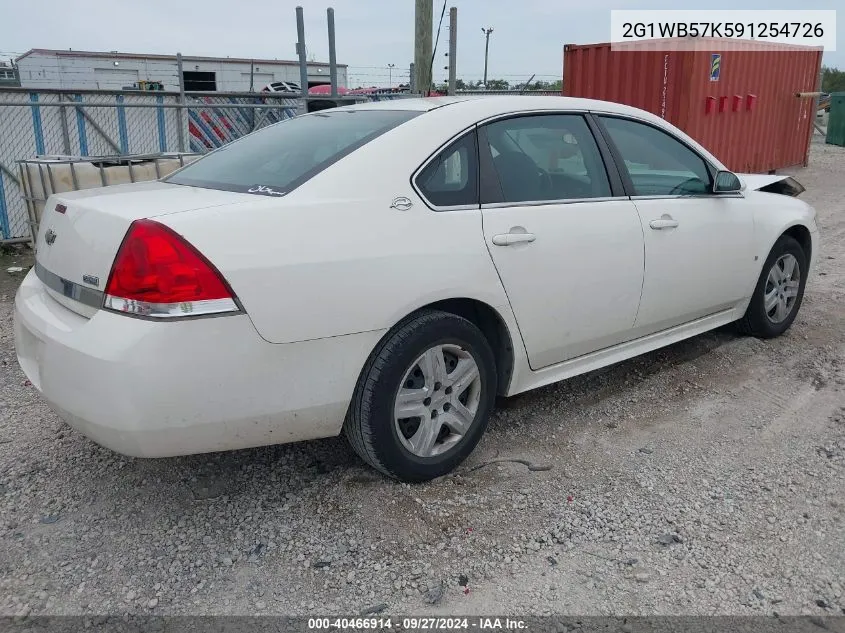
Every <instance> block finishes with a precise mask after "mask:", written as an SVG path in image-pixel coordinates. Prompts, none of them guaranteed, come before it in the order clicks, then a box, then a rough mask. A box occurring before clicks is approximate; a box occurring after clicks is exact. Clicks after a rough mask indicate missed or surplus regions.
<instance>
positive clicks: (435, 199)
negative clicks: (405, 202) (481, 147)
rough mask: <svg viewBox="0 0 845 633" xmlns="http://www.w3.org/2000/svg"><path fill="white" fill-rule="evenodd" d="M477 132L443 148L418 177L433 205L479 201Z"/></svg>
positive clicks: (421, 188) (425, 195)
mask: <svg viewBox="0 0 845 633" xmlns="http://www.w3.org/2000/svg"><path fill="white" fill-rule="evenodd" d="M475 139H476V137H475V132H474V131H473V132H470V133H469V134H466V135H465V136H463V137H461V138H460V139H458V140H457V141H455V142H454V143H452V144H451V145H449V147H447V148H446V149H444V150H443V151H442V152H440V153H439V154H438V155H437V156H436V157H435V158H434V159H433V160H432V161H431V162H430V163H429V164H428V165H426V167H425V169H423V170H422V171H421V172H420V173H419V175H418V176H417V178H416V181H415V182H416V185H417V187H418V188H419V190H420V193H422V195H423V197H425V198H426V199H427V200H428V201H429V202H430V203H431V204H432V205H434V206H436V207H453V206H462V205H467V204H470V205H477V204H478V148H477V143H476V140H475Z"/></svg>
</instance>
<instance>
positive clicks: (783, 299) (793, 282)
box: [739, 235, 807, 338]
mask: <svg viewBox="0 0 845 633" xmlns="http://www.w3.org/2000/svg"><path fill="white" fill-rule="evenodd" d="M806 282H807V255H806V253H804V249H803V248H801V245H800V244H799V243H798V241H797V240H795V239H794V238H792V237H790V236H788V235H782V236H781V237H780V239H778V241H777V242H775V245H774V246H773V247H772V251H771V252H770V253H769V256H768V258H767V259H766V263H765V264H763V271H762V272H761V273H760V279H759V280H758V281H757V286H756V288H755V289H754V295H753V296H752V297H751V303H749V304H748V309H747V310H746V312H745V316H743V318H742V319H741V320H740V321H739V327H740V329H741V330H742V331H743V332H745V333H746V334H751V335H753V336H759V337H761V338H773V337H775V336H780V335H781V334H783V333H784V332H785V331H786V330H788V329H789V326H790V325H792V322H793V321H794V320H795V317H796V316H797V314H798V310H799V308H800V307H801V301H802V299H803V298H804V285H805V284H806Z"/></svg>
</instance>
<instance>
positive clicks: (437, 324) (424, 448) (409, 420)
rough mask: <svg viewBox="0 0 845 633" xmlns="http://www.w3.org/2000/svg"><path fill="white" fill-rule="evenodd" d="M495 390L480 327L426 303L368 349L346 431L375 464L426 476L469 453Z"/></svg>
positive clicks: (413, 477)
mask: <svg viewBox="0 0 845 633" xmlns="http://www.w3.org/2000/svg"><path fill="white" fill-rule="evenodd" d="M495 394H496V365H495V358H494V356H493V352H492V350H491V348H490V345H489V343H488V342H487V339H486V338H485V336H484V334H483V333H482V332H481V331H480V330H479V329H478V328H477V327H476V326H475V325H474V324H473V323H472V322H470V321H468V320H466V319H464V318H462V317H459V316H456V315H454V314H450V313H448V312H441V311H437V310H427V311H424V312H420V313H417V314H416V315H413V316H412V317H409V318H408V319H407V320H405V321H404V322H403V323H400V324H399V325H398V326H397V327H396V328H395V329H394V330H393V331H392V332H391V333H390V334H388V335H387V336H386V337H385V339H384V340H383V341H382V343H381V344H380V346H379V348H378V349H377V350H376V351H375V352H374V353H373V355H372V357H371V358H370V360H369V361H368V362H367V365H366V366H365V367H364V371H363V372H362V374H361V377H360V379H359V381H358V385H357V387H356V389H355V395H354V396H353V400H352V403H351V405H350V409H349V413H348V415H347V418H346V421H345V423H344V430H345V433H346V437H347V438H348V439H349V442H350V444H351V445H352V447H353V448H354V449H355V452H357V453H358V454H359V455H360V456H361V457H362V458H363V459H364V460H365V461H366V462H367V463H369V464H370V465H371V466H373V467H374V468H377V469H378V470H380V471H382V472H383V473H385V474H387V475H390V476H392V477H396V478H398V479H402V480H404V481H426V480H429V479H433V478H435V477H439V476H441V475H445V474H446V473H448V472H450V471H451V470H452V469H454V468H455V467H456V466H457V465H458V464H460V463H461V462H462V461H463V460H464V459H465V458H466V457H467V455H469V454H470V453H471V452H472V450H473V449H474V448H475V445H476V444H477V443H478V441H479V440H480V439H481V435H482V434H483V433H484V429H485V428H486V427H487V421H488V419H489V417H490V413H491V411H492V408H493V402H494V399H495Z"/></svg>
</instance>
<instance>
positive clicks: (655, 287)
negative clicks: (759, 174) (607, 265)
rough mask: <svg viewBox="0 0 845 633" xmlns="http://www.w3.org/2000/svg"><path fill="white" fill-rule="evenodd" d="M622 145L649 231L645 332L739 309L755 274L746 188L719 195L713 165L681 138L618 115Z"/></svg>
mask: <svg viewBox="0 0 845 633" xmlns="http://www.w3.org/2000/svg"><path fill="white" fill-rule="evenodd" d="M598 120H599V122H600V123H601V124H602V125H603V127H604V130H606V133H607V135H608V137H609V139H610V141H611V143H612V144H613V145H614V146H615V148H616V150H618V156H619V158H620V162H622V163H624V170H625V172H626V174H627V176H628V186H629V187H630V188H631V189H632V190H631V193H632V198H633V201H634V204H635V205H636V207H637V209H638V211H639V214H640V220H641V222H642V228H643V233H644V235H645V282H644V284H643V294H642V300H641V302H640V309H639V315H638V317H637V323H636V330H637V335H638V336H644V335H647V334H650V333H653V332H658V331H660V330H664V329H667V328H670V327H673V326H676V325H680V324H682V323H686V322H689V321H693V320H695V319H698V318H701V317H704V316H708V315H710V314H716V313H718V312H721V311H723V310H727V309H729V308H732V307H734V306H735V305H736V304H737V303H738V302H739V301H741V300H742V299H743V298H744V297H745V296H746V295H747V294H748V290H749V283H748V280H749V279H753V278H754V277H755V274H756V273H755V266H756V265H758V264H755V262H754V221H753V217H752V209H751V205H749V204H748V203H747V201H746V200H745V198H744V197H743V196H742V194H741V193H739V192H735V193H726V194H713V193H711V191H712V187H711V185H712V177H713V172H714V169H713V168H711V167H710V166H708V164H707V163H706V162H705V160H704V159H703V158H702V157H701V156H699V154H698V153H697V152H695V151H694V150H693V149H692V148H690V147H689V146H688V145H686V144H685V143H683V142H682V141H681V140H680V139H678V138H676V137H675V136H673V135H671V134H669V133H668V132H666V131H664V130H660V129H658V128H657V127H655V126H653V125H650V124H648V123H645V122H643V121H636V120H632V119H626V118H623V117H615V116H599V117H598Z"/></svg>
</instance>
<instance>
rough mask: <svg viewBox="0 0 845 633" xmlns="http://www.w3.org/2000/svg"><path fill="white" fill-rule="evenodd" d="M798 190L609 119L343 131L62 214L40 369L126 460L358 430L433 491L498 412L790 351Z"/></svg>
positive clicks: (58, 213)
mask: <svg viewBox="0 0 845 633" xmlns="http://www.w3.org/2000/svg"><path fill="white" fill-rule="evenodd" d="M802 191H803V188H802V187H801V186H800V185H799V184H798V183H797V182H795V181H794V180H793V179H791V178H785V177H781V176H774V175H750V174H733V173H731V172H730V171H728V170H727V169H726V168H725V166H724V165H723V164H722V163H720V162H719V161H718V160H717V159H716V158H715V157H714V156H712V155H711V154H710V153H709V152H707V150H705V149H704V148H703V147H701V146H700V145H699V144H698V143H696V142H695V141H694V140H692V139H691V138H690V137H688V136H687V135H685V134H684V133H683V132H681V131H680V130H678V129H676V128H674V127H673V126H671V125H670V124H668V123H667V122H666V121H664V120H663V119H661V118H659V117H657V116H654V115H652V114H649V113H647V112H644V111H642V110H638V109H635V108H631V107H627V106H623V105H618V104H613V103H605V102H600V101H591V100H584V99H569V98H562V97H526V96H522V97H519V96H502V97H487V98H472V97H457V98H436V99H404V100H398V101H389V102H381V103H365V104H358V105H354V106H349V107H344V108H338V109H334V110H325V111H322V112H318V113H315V114H311V115H305V116H300V117H296V118H294V119H291V120H288V121H285V122H282V123H279V124H276V125H273V126H270V127H267V128H265V129H262V130H260V131H258V132H255V133H253V134H251V135H249V136H246V137H244V138H242V139H240V140H238V141H235V142H233V143H231V144H229V145H226V146H224V147H223V148H221V149H218V150H216V151H214V152H212V153H210V154H208V155H206V156H205V157H203V158H201V159H200V160H198V161H196V162H194V163H192V164H190V165H187V166H186V167H184V168H183V169H181V170H179V171H176V172H174V173H173V174H171V175H170V176H168V177H166V178H164V179H163V180H161V181H158V182H152V183H136V184H128V185H121V186H117V187H110V188H106V189H93V190H87V191H78V192H73V193H63V194H59V195H55V196H53V197H51V198H50V200H49V202H48V203H47V207H46V208H45V211H44V216H43V218H42V221H41V225H40V228H39V231H38V237H37V254H36V264H35V267H34V269H33V270H32V271H31V272H30V273H29V274H28V275H27V277H26V278H25V280H24V281H23V283H22V285H21V287H20V289H19V290H18V293H17V296H16V298H15V344H16V348H17V356H18V361H19V363H20V365H21V367H22V368H23V370H24V372H25V373H26V375H27V377H28V378H29V379H30V380H31V381H32V384H33V385H34V386H35V387H36V388H37V389H38V390H39V391H41V393H42V394H43V396H44V398H45V399H46V401H47V402H48V403H49V404H50V406H52V407H53V409H55V410H56V411H57V412H58V413H59V414H60V415H61V416H62V417H63V418H64V419H65V420H67V421H68V423H70V424H71V425H72V426H74V427H75V428H77V429H78V430H79V431H81V432H82V433H84V434H86V435H88V436H89V437H91V438H93V439H94V440H95V441H97V442H99V443H100V444H103V445H105V446H107V447H110V448H112V449H114V450H116V451H119V452H121V453H125V454H128V455H135V456H142V457H159V456H169V455H183V454H189V453H201V452H209V451H221V450H230V449H238V448H245V447H250V446H258V445H267V444H276V443H284V442H294V441H298V440H308V439H313V438H320V437H327V436H333V435H337V434H339V433H341V432H343V433H345V435H346V437H347V438H348V439H349V442H350V444H351V445H352V447H353V448H354V449H355V451H356V452H357V453H358V454H359V455H360V456H361V457H362V458H363V459H364V460H365V461H366V462H367V463H369V464H371V465H372V466H373V467H375V468H377V469H379V470H381V471H382V472H384V473H387V474H388V475H391V476H393V477H397V478H399V479H402V480H406V481H422V480H427V479H431V478H433V477H437V476H439V475H443V474H445V473H448V472H449V471H451V470H452V469H454V468H455V467H456V466H458V464H460V463H461V461H462V460H464V458H466V457H467V455H469V453H470V452H471V451H472V450H473V448H474V447H475V445H476V444H477V442H478V441H479V438H480V437H481V435H482V433H483V432H484V430H485V427H486V426H487V421H488V419H489V417H490V414H491V412H492V410H493V406H494V398H495V396H496V395H497V394H498V395H501V396H512V395H515V394H518V393H521V392H524V391H527V390H529V389H534V388H536V387H541V386H543V385H547V384H550V383H553V382H556V381H559V380H564V379H566V378H569V377H571V376H575V375H577V374H581V373H584V372H588V371H592V370H595V369H598V368H600V367H603V366H606V365H609V364H612V363H616V362H619V361H622V360H625V359H628V358H631V357H633V356H637V355H639V354H642V353H644V352H649V351H651V350H654V349H657V348H660V347H663V346H665V345H669V344H672V343H675V342H677V341H680V340H682V339H685V338H688V337H692V336H695V335H698V334H701V333H703V332H706V331H708V330H711V329H714V328H717V327H720V326H723V325H726V324H729V323H736V324H737V325H738V326H739V328H740V329H741V330H742V331H744V332H747V333H749V334H751V335H754V336H759V337H764V338H769V337H776V336H778V335H780V334H782V333H783V332H784V331H785V330H786V329H787V328H789V327H790V325H791V324H792V322H793V320H794V319H795V316H796V314H797V313H798V310H799V308H800V305H801V301H802V297H803V294H804V287H805V283H806V281H807V278H808V275H809V274H810V272H811V270H812V268H813V262H814V261H815V260H816V258H817V256H818V229H817V227H816V223H815V211H814V210H813V209H812V208H811V207H810V206H808V205H807V204H805V203H804V202H803V201H801V200H800V199H798V198H797V196H798V195H799V194H800V193H801V192H802ZM538 441H539V440H538Z"/></svg>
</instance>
